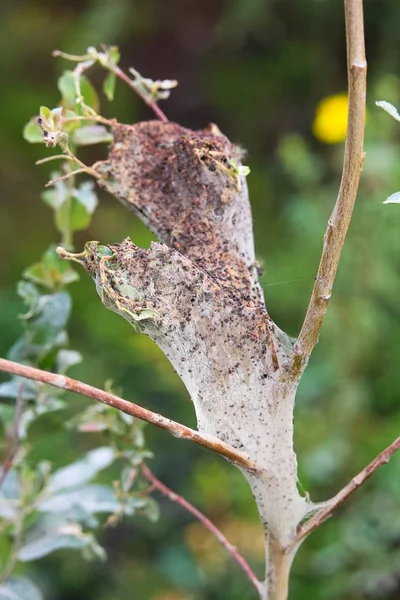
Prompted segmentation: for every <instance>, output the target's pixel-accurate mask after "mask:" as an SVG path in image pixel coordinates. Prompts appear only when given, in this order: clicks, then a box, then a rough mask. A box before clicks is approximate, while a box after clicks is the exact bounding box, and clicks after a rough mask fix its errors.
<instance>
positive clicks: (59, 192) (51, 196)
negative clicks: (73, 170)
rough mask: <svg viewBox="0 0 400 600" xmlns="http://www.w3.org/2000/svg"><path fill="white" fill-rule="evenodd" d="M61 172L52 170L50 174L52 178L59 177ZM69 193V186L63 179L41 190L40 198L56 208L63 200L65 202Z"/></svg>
mask: <svg viewBox="0 0 400 600" xmlns="http://www.w3.org/2000/svg"><path fill="white" fill-rule="evenodd" d="M60 175H61V173H59V172H57V171H54V172H52V174H51V178H52V179H56V178H57V177H59V176H60ZM69 195H70V192H69V188H68V186H67V184H66V183H65V182H64V181H56V183H55V184H54V185H52V186H51V188H49V189H48V190H45V191H44V192H42V198H43V200H44V201H45V202H46V204H48V205H49V206H51V208H52V209H53V210H57V209H58V208H59V207H60V206H61V204H63V202H65V201H66V200H67V198H68V196H69Z"/></svg>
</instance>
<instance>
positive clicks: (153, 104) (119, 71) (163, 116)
mask: <svg viewBox="0 0 400 600" xmlns="http://www.w3.org/2000/svg"><path fill="white" fill-rule="evenodd" d="M109 69H110V71H111V72H112V73H114V74H115V75H116V76H117V77H119V78H120V79H122V81H124V82H125V83H126V84H127V85H129V87H130V88H132V89H133V90H134V91H135V92H136V93H137V95H138V96H140V97H141V99H142V100H143V102H145V103H146V104H147V106H150V108H151V109H152V110H153V111H154V113H155V114H156V115H157V117H158V118H159V119H160V121H163V122H164V123H168V117H167V116H166V114H165V113H164V112H163V111H162V110H161V108H160V107H159V106H158V104H157V102H154V100H152V99H151V98H150V97H149V96H147V95H146V94H144V93H143V92H142V90H141V89H140V88H139V86H137V85H135V83H134V82H133V81H132V79H131V78H130V77H128V75H126V74H125V73H124V72H123V71H122V69H120V68H119V67H118V65H115V64H113V65H112V66H111V67H109Z"/></svg>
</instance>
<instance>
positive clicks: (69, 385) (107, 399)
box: [0, 358, 262, 474]
mask: <svg viewBox="0 0 400 600" xmlns="http://www.w3.org/2000/svg"><path fill="white" fill-rule="evenodd" d="M0 371H3V372H5V373H10V374H12V375H18V376H19V377H26V378H27V379H33V380H34V381H40V382H41V383H46V384H49V385H53V386H55V387H57V388H60V389H62V390H68V391H70V392H75V393H77V394H81V395H82V396H87V397H88V398H93V400H97V401H98V402H102V403H103V404H107V405H108V406H112V407H113V408H116V409H118V410H120V411H122V412H124V413H126V414H128V415H131V416H132V417H135V418H136V419H140V420H141V421H146V422H147V423H151V424H152V425H156V426H157V427H160V429H165V430H166V431H169V432H170V433H171V434H172V435H173V436H175V437H177V438H181V439H186V440H190V441H191V442H194V443H195V444H198V445H199V446H203V447H204V448H208V449H209V450H213V451H214V452H217V453H218V454H221V455H222V456H224V457H225V458H227V459H228V460H230V461H231V462H233V463H235V464H237V465H238V466H240V467H243V468H244V469H246V470H248V471H251V472H253V473H259V474H262V469H261V468H260V467H258V466H257V465H256V464H255V463H253V462H252V461H251V460H250V459H248V458H247V456H246V455H245V454H243V453H242V452H239V450H236V449H235V448H232V446H229V445H228V444H225V443H224V442H222V441H221V440H219V439H218V438H216V437H213V436H211V435H206V434H204V433H199V432H198V431H195V430H194V429H190V427H186V426H185V425H182V424H181V423H177V422H176V421H172V420H171V419H168V418H167V417H163V416H162V415H159V414H157V413H155V412H152V411H151V410H148V409H147V408H143V407H141V406H138V405H137V404H133V402H129V401H128V400H123V399H122V398H119V397H118V396H114V394H110V393H108V392H105V391H104V390H100V389H98V388H95V387H92V386H91V385H87V384H86V383H82V382H81V381H77V380H76V379H71V378H70V377H66V376H65V375H58V374H56V373H49V372H48V371H42V370H41V369H35V368H34V367H29V366H27V365H21V364H19V363H16V362H13V361H11V360H6V359H4V358H0Z"/></svg>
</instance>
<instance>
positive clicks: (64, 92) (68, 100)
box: [58, 71, 100, 115]
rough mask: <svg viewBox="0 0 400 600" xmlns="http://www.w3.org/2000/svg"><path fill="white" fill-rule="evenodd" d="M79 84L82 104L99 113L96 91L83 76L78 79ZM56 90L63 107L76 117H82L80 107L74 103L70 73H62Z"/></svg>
mask: <svg viewBox="0 0 400 600" xmlns="http://www.w3.org/2000/svg"><path fill="white" fill-rule="evenodd" d="M80 83H81V92H82V96H83V99H84V103H85V104H86V106H90V108H92V109H93V110H94V111H95V112H96V113H97V112H99V110H100V102H99V97H98V95H97V92H96V90H95V89H94V87H93V86H92V84H91V83H90V81H89V80H88V79H87V78H86V77H85V76H83V75H82V76H81V78H80ZM58 89H59V90H60V92H61V96H62V104H63V107H64V108H65V109H70V110H73V111H74V112H75V113H77V114H78V115H82V114H83V110H82V107H81V106H80V105H79V104H77V103H76V90H75V78H74V74H73V72H72V71H64V73H63V74H62V75H61V77H60V78H59V80H58Z"/></svg>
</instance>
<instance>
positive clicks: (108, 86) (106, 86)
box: [103, 71, 117, 102]
mask: <svg viewBox="0 0 400 600" xmlns="http://www.w3.org/2000/svg"><path fill="white" fill-rule="evenodd" d="M116 82H117V78H116V76H115V74H114V73H112V72H111V71H110V73H108V75H107V77H106V78H105V80H104V81H103V92H104V93H105V95H106V97H107V99H108V100H109V101H110V102H112V100H114V93H115V84H116Z"/></svg>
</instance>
